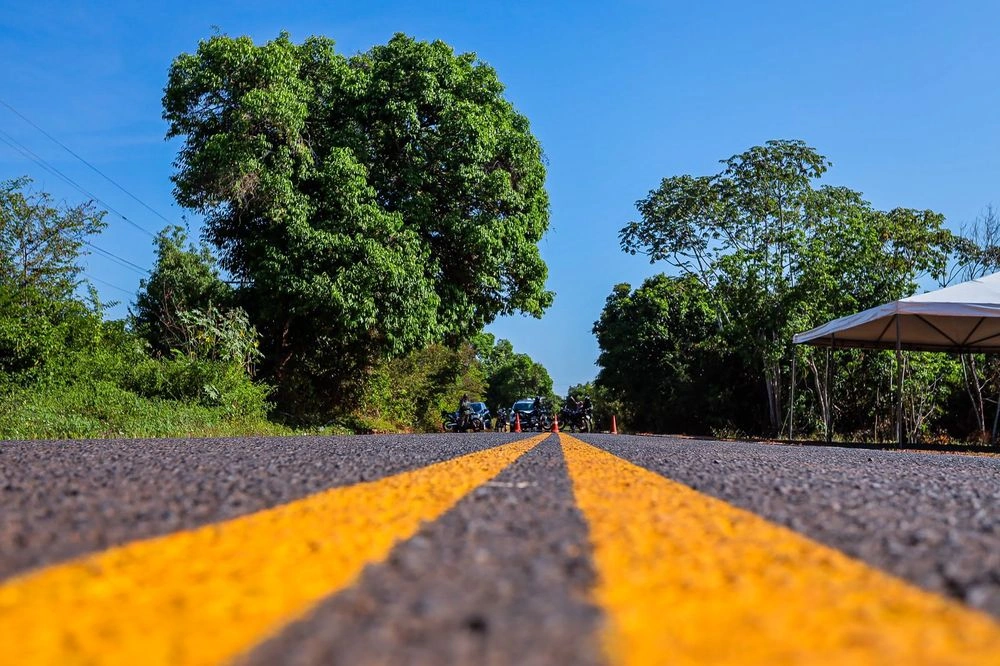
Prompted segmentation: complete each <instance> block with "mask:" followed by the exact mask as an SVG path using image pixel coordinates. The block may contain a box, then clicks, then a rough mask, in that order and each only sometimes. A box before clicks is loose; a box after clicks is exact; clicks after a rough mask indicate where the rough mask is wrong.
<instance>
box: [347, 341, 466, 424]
mask: <svg viewBox="0 0 1000 666" xmlns="http://www.w3.org/2000/svg"><path fill="white" fill-rule="evenodd" d="M484 387H485V382H484V377H483V370H482V368H481V366H480V364H479V363H478V361H477V360H476V352H475V349H474V348H473V347H472V346H471V345H468V344H463V345H461V346H460V347H459V348H458V349H457V350H455V349H450V348H448V347H446V346H444V345H429V346H427V347H425V348H424V349H419V350H416V351H413V352H411V353H409V354H407V355H406V356H403V357H401V358H398V359H392V360H390V361H386V362H384V363H383V364H381V365H379V366H377V367H376V368H374V369H373V371H372V372H371V373H370V375H369V378H368V383H367V387H366V391H365V397H364V400H363V401H362V404H361V407H360V408H359V409H358V410H356V412H355V413H354V416H355V419H356V421H355V423H354V427H355V428H357V429H361V430H363V431H370V430H382V431H385V430H411V431H423V432H436V431H439V430H440V429H441V411H442V410H448V411H453V410H455V409H457V407H458V401H459V398H461V396H462V395H463V394H468V395H469V396H471V397H472V398H473V400H475V399H476V398H477V397H478V396H481V395H482V394H483V389H484Z"/></svg>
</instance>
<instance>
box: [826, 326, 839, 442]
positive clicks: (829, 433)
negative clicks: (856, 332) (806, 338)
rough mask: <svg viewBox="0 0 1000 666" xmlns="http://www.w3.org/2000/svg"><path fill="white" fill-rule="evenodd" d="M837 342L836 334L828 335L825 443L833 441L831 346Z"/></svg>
mask: <svg viewBox="0 0 1000 666" xmlns="http://www.w3.org/2000/svg"><path fill="white" fill-rule="evenodd" d="M836 344H837V336H836V334H831V335H830V346H829V347H827V348H826V443H827V444H830V443H832V442H833V362H832V359H833V347H834V345H836Z"/></svg>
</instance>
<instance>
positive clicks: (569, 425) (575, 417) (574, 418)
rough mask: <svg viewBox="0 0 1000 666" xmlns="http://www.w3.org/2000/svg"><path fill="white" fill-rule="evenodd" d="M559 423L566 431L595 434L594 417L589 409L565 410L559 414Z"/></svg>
mask: <svg viewBox="0 0 1000 666" xmlns="http://www.w3.org/2000/svg"><path fill="white" fill-rule="evenodd" d="M559 421H560V423H562V424H563V426H562V427H563V428H564V429H566V430H574V431H576V432H593V430H594V417H593V414H592V413H591V410H589V409H568V408H564V409H563V410H562V411H560V412H559Z"/></svg>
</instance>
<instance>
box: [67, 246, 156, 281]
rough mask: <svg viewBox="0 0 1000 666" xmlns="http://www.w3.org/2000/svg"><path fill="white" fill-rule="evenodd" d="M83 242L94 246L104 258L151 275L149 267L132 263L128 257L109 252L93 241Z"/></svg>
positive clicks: (142, 273)
mask: <svg viewBox="0 0 1000 666" xmlns="http://www.w3.org/2000/svg"><path fill="white" fill-rule="evenodd" d="M83 242H84V244H85V245H87V246H88V247H90V248H93V249H94V250H97V253H98V254H100V255H101V256H103V257H104V258H106V259H111V260H112V261H114V262H115V263H117V264H120V265H122V266H124V267H125V268H130V269H132V270H134V271H135V272H137V273H140V274H141V275H149V269H148V268H143V267H142V266H140V265H139V264H135V263H132V262H131V261H129V260H128V259H125V258H124V257H119V256H118V255H117V254H114V253H113V252H109V251H107V250H105V249H104V248H103V247H98V246H96V245H94V244H93V243H91V242H90V241H83Z"/></svg>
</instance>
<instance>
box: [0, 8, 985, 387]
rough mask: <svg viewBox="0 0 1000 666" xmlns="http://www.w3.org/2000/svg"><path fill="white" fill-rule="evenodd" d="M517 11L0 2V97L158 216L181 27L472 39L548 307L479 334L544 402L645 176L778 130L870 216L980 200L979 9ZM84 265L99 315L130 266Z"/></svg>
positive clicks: (129, 292)
mask: <svg viewBox="0 0 1000 666" xmlns="http://www.w3.org/2000/svg"><path fill="white" fill-rule="evenodd" d="M537 4H538V6H535V7H531V8H528V7H527V5H528V3H523V6H522V3H500V2H495V3H473V2H457V1H456V2H438V3H430V2H424V3H404V2H372V3H363V2H335V1H330V0H327V1H325V2H287V3H286V2H281V3H278V2H260V1H254V0H246V1H244V2H199V3H185V2H173V3H161V2H155V1H153V2H139V3H136V2H123V1H122V0H108V1H107V2H102V3H97V2H77V1H72V0H70V1H59V2H55V1H52V0H37V1H33V2H23V1H21V0H12V1H9V2H7V3H5V5H4V9H5V11H3V12H2V14H0V60H2V62H3V63H4V64H3V67H2V68H0V100H3V101H4V102H6V103H7V104H9V105H11V106H13V107H14V108H16V109H17V110H18V111H20V112H21V113H22V114H24V115H25V116H26V117H28V118H29V119H30V120H31V121H32V122H34V123H35V124H37V125H39V126H40V127H42V128H43V129H44V130H46V131H47V132H48V133H50V134H52V135H53V136H55V137H56V138H58V139H59V140H60V141H61V142H63V143H64V144H66V145H67V146H69V147H70V148H71V149H73V150H74V151H75V152H76V153H78V154H79V155H80V156H82V157H84V158H85V159H86V160H88V161H89V162H91V163H92V164H93V165H95V166H96V167H97V168H98V169H100V170H101V171H103V172H104V173H106V174H107V175H109V176H111V178H113V179H114V180H115V181H116V182H117V183H118V184H120V185H121V186H123V187H124V188H125V189H126V190H128V191H129V192H131V193H132V194H134V195H135V196H136V197H137V198H138V199H140V200H141V201H142V202H143V203H145V204H146V205H148V206H149V207H150V208H152V209H153V210H155V211H157V213H159V214H160V215H162V216H163V217H165V218H167V219H169V220H171V221H176V222H180V221H181V216H182V215H184V214H185V211H183V210H182V209H180V208H179V207H177V206H176V205H175V204H174V202H173V199H172V195H171V185H170V181H169V176H170V174H171V172H172V161H173V158H174V154H175V152H176V150H177V148H178V143H177V142H165V141H164V139H163V136H164V132H165V129H166V125H165V123H164V122H163V121H162V120H161V118H160V114H161V107H160V98H161V95H162V89H163V85H164V83H165V81H166V74H167V69H168V67H169V65H170V62H171V60H172V59H173V58H174V57H175V56H177V55H178V54H180V53H182V52H186V51H187V52H190V51H193V50H194V49H195V48H196V47H197V43H198V40H199V39H202V38H205V37H208V36H210V35H211V34H213V31H215V30H220V31H222V32H225V33H227V34H230V35H234V36H235V35H244V34H246V35H250V36H252V37H253V38H254V39H255V40H257V41H258V42H262V41H266V40H268V39H271V38H273V37H275V36H276V35H277V34H278V32H279V31H281V30H287V31H289V32H290V33H291V35H292V37H293V39H295V40H296V41H300V40H302V39H303V38H305V37H307V36H309V35H311V34H322V35H327V36H329V37H332V38H334V39H335V40H336V41H337V44H338V48H339V49H340V50H341V51H342V52H344V53H347V54H351V53H355V52H357V51H363V50H366V49H367V48H369V47H370V46H372V45H374V44H379V43H384V42H385V41H386V40H388V39H389V37H391V36H392V34H393V33H395V32H405V33H408V34H410V35H414V36H416V37H418V38H421V39H442V40H444V41H446V42H448V43H449V44H451V45H452V46H454V47H455V48H456V49H457V50H459V51H474V52H475V53H477V54H478V56H479V57H480V59H482V60H484V61H486V62H488V63H490V64H491V65H492V66H494V67H495V68H496V69H497V71H498V72H499V74H500V78H501V80H502V81H504V82H505V83H506V85H507V95H508V97H509V99H510V100H511V101H512V102H513V103H514V105H515V106H516V107H517V108H518V109H519V110H520V111H521V112H522V113H524V114H525V115H526V116H527V117H528V118H529V119H530V121H531V124H532V129H533V131H534V133H535V134H536V136H537V137H538V138H539V140H540V141H541V143H542V146H543V148H544V150H545V153H546V155H547V157H548V160H549V172H548V174H549V175H548V189H549V193H550V195H551V202H552V219H551V227H550V231H549V233H548V235H547V236H546V238H545V239H544V240H543V241H542V244H541V249H542V254H543V256H544V258H545V260H546V261H547V262H548V265H549V272H550V277H549V283H548V284H549V288H550V289H552V290H554V291H555V292H556V300H555V304H554V305H553V307H552V308H551V310H549V312H548V313H547V314H546V315H545V317H544V318H543V319H541V320H534V319H530V318H522V317H516V318H511V319H505V320H501V321H498V322H496V323H495V324H494V325H493V326H491V327H490V329H489V330H490V331H492V332H493V333H494V334H496V335H497V336H499V337H506V338H508V339H510V340H511V341H512V342H513V344H514V346H515V348H516V349H517V350H518V351H523V352H527V353H528V354H530V355H531V356H532V357H533V358H535V359H536V360H538V361H540V362H541V363H543V364H544V365H545V366H546V367H547V368H548V369H549V372H550V373H551V374H552V377H553V379H554V380H555V383H556V390H557V392H565V390H566V388H567V386H568V385H569V384H572V383H577V382H581V381H587V380H589V379H592V378H593V377H594V375H595V374H596V371H597V368H596V366H595V365H594V361H595V359H596V357H597V353H598V350H597V345H596V342H595V340H594V337H593V335H592V333H591V327H592V325H593V322H594V321H595V320H596V319H597V317H598V316H599V314H600V311H601V308H602V307H603V304H604V299H605V298H606V297H607V295H608V293H610V291H611V288H612V287H613V285H614V284H616V283H618V282H630V283H632V284H633V285H634V286H635V285H638V284H639V283H640V282H641V281H642V280H643V279H644V278H645V277H647V276H648V275H651V274H652V273H654V272H658V271H659V270H662V268H661V267H657V266H650V265H649V264H648V263H647V262H646V261H645V260H643V259H642V258H641V257H629V256H626V255H624V254H623V253H622V252H621V251H620V250H619V248H618V241H617V233H618V230H619V229H620V228H621V227H622V226H623V225H624V224H625V223H626V222H628V221H629V220H631V219H633V218H634V216H635V208H634V202H635V201H636V200H637V199H639V198H641V197H643V196H644V195H645V194H646V193H647V192H648V191H649V190H650V189H651V188H653V187H655V186H656V185H657V184H658V183H659V181H660V179H661V178H663V177H665V176H670V175H675V174H681V173H692V174H708V173H714V172H715V171H716V170H717V168H718V163H717V161H718V160H720V159H723V158H726V157H728V156H730V155H732V154H734V153H737V152H740V151H742V150H744V149H746V148H748V147H750V146H752V145H757V144H760V143H762V142H764V141H766V140H768V139H773V138H798V139H803V140H805V141H806V142H808V143H809V144H810V145H812V146H814V147H816V148H817V149H819V150H820V151H821V152H822V153H824V154H826V155H827V156H828V157H829V158H830V159H831V160H832V161H833V162H834V167H833V169H832V170H831V171H830V173H829V174H828V176H827V178H826V179H825V180H826V181H827V182H830V183H833V184H842V185H847V186H849V187H852V188H854V189H857V190H860V191H862V192H864V193H865V195H866V196H867V198H868V199H869V200H870V201H872V202H873V203H874V204H875V205H876V206H879V207H882V208H890V207H894V206H909V207H917V208H930V209H933V210H937V211H939V212H942V213H944V214H945V215H946V216H947V218H948V221H949V225H950V226H952V227H953V228H955V229H957V228H958V227H959V225H961V224H962V223H963V222H967V221H969V220H971V219H972V218H974V217H975V216H976V215H977V214H978V213H979V212H980V211H981V209H982V208H983V206H985V205H986V204H987V203H990V202H993V201H998V200H1000V182H998V174H1000V123H998V120H1000V67H998V56H1000V37H998V35H1000V31H998V30H997V26H998V25H1000V3H996V2H973V1H963V2H961V3H943V2H939V1H938V2H918V1H905V2H904V1H899V2H853V1H852V2H836V3H815V2H802V1H801V0H798V1H795V2H792V1H789V2H761V3H752V2H746V1H745V0H744V1H742V2H714V3H694V2H677V3H672V2H628V1H625V2H618V3H607V2H569V1H561V2H550V3H537ZM9 142H13V143H15V145H18V146H20V147H21V150H25V149H26V150H30V151H31V152H33V153H34V154H36V155H37V156H38V158H40V159H41V160H43V161H44V162H45V163H46V164H47V165H50V166H52V167H55V168H56V169H58V170H60V171H61V172H63V173H64V174H65V175H67V176H69V177H70V178H71V179H72V180H74V181H75V182H76V183H78V184H79V185H80V186H81V187H83V188H84V189H85V190H87V191H88V192H90V193H92V194H94V195H96V196H97V197H99V198H100V199H101V200H102V201H103V202H105V203H106V204H107V205H109V206H110V207H112V208H114V209H115V210H116V211H118V212H120V213H121V214H123V215H124V216H125V217H128V218H129V219H130V220H133V221H134V222H136V223H137V224H139V225H140V226H142V227H144V228H146V229H148V230H150V231H152V232H155V231H157V230H159V229H160V228H161V227H163V226H164V225H165V224H166V223H165V222H164V220H163V219H161V218H160V217H159V216H157V215H156V214H154V213H152V212H150V210H148V209H147V208H145V207H144V206H143V205H141V204H140V203H137V202H136V201H135V200H133V199H131V198H130V197H129V196H127V195H126V194H124V193H123V192H122V191H120V190H119V189H117V188H116V187H115V185H113V184H111V183H109V182H108V181H106V180H104V179H103V178H101V177H100V176H99V175H97V174H96V173H94V172H93V171H91V170H90V169H89V168H88V167H86V166H85V165H84V164H82V163H81V162H79V161H78V160H76V159H75V158H74V157H72V156H71V155H69V154H68V153H66V152H65V151H63V150H62V149H61V148H60V147H59V146H57V145H55V144H54V143H52V142H51V141H50V140H49V139H47V138H46V137H45V136H44V135H42V134H40V133H39V132H38V131H37V130H35V129H34V128H32V127H31V126H30V125H28V124H27V123H25V122H24V121H23V120H21V119H20V118H18V117H17V116H16V115H14V114H12V113H11V112H10V111H9V110H8V109H7V108H5V107H2V106H0V178H9V177H14V176H18V175H23V174H28V175H31V176H32V177H34V178H35V180H36V185H37V186H38V187H39V188H42V189H45V190H48V191H50V192H52V193H54V194H55V195H56V196H57V197H59V198H61V199H65V200H66V201H69V202H72V203H75V202H78V201H80V200H83V199H85V198H86V197H85V196H84V195H83V194H81V193H80V192H78V191H77V190H75V189H74V188H73V187H71V186H69V185H67V184H66V183H64V182H63V181H62V180H60V179H59V178H58V177H57V176H55V175H53V174H52V173H50V172H48V171H46V170H45V169H44V168H43V167H41V166H39V165H38V164H37V163H36V162H35V161H33V160H32V159H29V158H28V157H25V156H24V155H23V154H22V152H21V151H20V150H15V149H14V148H12V147H10V146H9V145H8V143H9ZM188 218H189V222H190V224H191V227H192V229H193V230H194V231H195V232H197V231H198V229H199V226H198V225H199V220H198V219H197V217H193V216H190V215H188ZM108 221H109V223H110V224H109V228H108V230H107V231H106V232H105V234H104V235H103V236H102V237H101V238H99V239H97V240H96V243H97V244H98V245H99V246H100V247H103V248H104V249H106V250H109V251H111V252H112V253H114V254H116V255H118V256H121V257H124V258H125V259H127V260H128V261H130V262H133V263H135V264H138V265H139V266H142V267H146V268H148V267H149V266H151V265H152V261H153V252H152V244H151V242H150V238H149V236H147V235H145V234H143V233H141V232H139V231H137V230H136V229H135V228H133V227H132V226H130V225H128V224H127V223H126V222H124V221H123V220H122V219H121V217H119V216H118V215H117V214H114V213H112V214H110V215H109V216H108ZM87 274H88V275H90V276H91V277H93V278H94V279H95V285H96V286H97V287H98V289H99V290H100V292H101V293H102V295H103V296H104V297H105V298H107V299H116V300H121V301H122V304H121V305H119V306H118V307H117V308H115V309H114V310H113V311H112V315H114V316H123V315H124V314H125V312H126V307H127V304H128V303H129V302H130V301H131V299H132V297H133V296H134V292H135V290H136V288H137V286H138V282H139V279H140V275H139V274H138V273H137V272H135V271H134V270H132V269H130V268H126V267H123V266H121V265H119V264H116V263H114V262H112V261H111V260H108V259H106V258H104V257H101V256H98V255H93V256H91V257H89V258H88V259H87ZM111 285H113V286H111ZM120 289H124V291H120Z"/></svg>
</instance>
